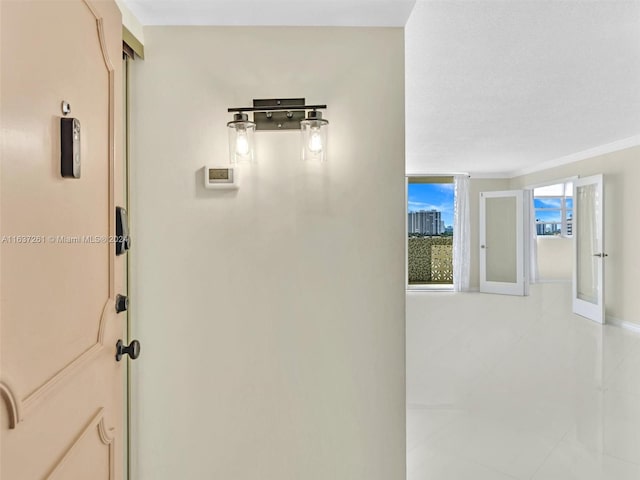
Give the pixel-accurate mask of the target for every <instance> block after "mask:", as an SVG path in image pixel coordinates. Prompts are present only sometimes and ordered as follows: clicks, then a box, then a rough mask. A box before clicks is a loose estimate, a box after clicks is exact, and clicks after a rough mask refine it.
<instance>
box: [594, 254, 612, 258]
mask: <svg viewBox="0 0 640 480" xmlns="http://www.w3.org/2000/svg"><path fill="white" fill-rule="evenodd" d="M593 256H594V257H599V258H603V257H608V256H609V254H608V253H594V254H593Z"/></svg>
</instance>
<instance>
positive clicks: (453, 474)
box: [407, 284, 640, 480]
mask: <svg viewBox="0 0 640 480" xmlns="http://www.w3.org/2000/svg"><path fill="white" fill-rule="evenodd" d="M570 290H571V287H570V285H568V284H542V285H534V286H533V287H532V292H531V295H530V296H529V297H509V296H499V295H484V294H480V293H467V294H455V293H445V292H420V293H407V472H408V480H449V479H451V480H485V479H486V480H508V479H511V480H513V479H520V480H525V479H526V480H530V479H531V480H555V479H557V480H573V479H576V480H640V335H637V334H634V333H630V332H628V331H626V330H623V329H621V328H618V327H611V326H605V327H602V326H599V325H597V324H595V323H593V322H590V321H589V320H586V319H584V318H582V317H578V316H575V315H573V314H572V313H571V302H570V295H571V292H570ZM636 320H640V319H636Z"/></svg>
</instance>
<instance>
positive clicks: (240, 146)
mask: <svg viewBox="0 0 640 480" xmlns="http://www.w3.org/2000/svg"><path fill="white" fill-rule="evenodd" d="M236 153H237V154H238V155H240V156H242V157H245V156H247V154H248V153H249V140H248V139H247V132H246V131H244V130H238V136H237V137H236Z"/></svg>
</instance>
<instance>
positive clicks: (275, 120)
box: [227, 98, 327, 130]
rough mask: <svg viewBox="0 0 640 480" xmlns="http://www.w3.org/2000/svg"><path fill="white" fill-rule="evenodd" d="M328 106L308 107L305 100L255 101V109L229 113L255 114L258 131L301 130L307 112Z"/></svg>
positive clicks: (244, 108) (249, 108)
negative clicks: (301, 123)
mask: <svg viewBox="0 0 640 480" xmlns="http://www.w3.org/2000/svg"><path fill="white" fill-rule="evenodd" d="M326 108H327V106H326V105H306V101H305V99H304V98H273V99H258V100H255V99H254V100H253V107H234V108H229V109H228V110H227V111H228V112H236V113H243V112H253V122H254V123H255V124H256V130H299V129H300V122H301V121H302V120H304V119H305V112H306V111H307V110H324V109H326Z"/></svg>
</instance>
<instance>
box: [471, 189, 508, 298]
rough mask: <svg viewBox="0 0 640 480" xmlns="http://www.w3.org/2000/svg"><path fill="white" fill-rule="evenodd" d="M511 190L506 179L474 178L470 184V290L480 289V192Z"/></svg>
mask: <svg viewBox="0 0 640 480" xmlns="http://www.w3.org/2000/svg"><path fill="white" fill-rule="evenodd" d="M501 190H509V180H508V179H506V178H472V179H471V181H470V183H469V214H470V216H471V225H470V227H471V269H470V281H469V288H470V289H471V290H478V289H479V288H480V243H479V241H480V192H493V191H501Z"/></svg>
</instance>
